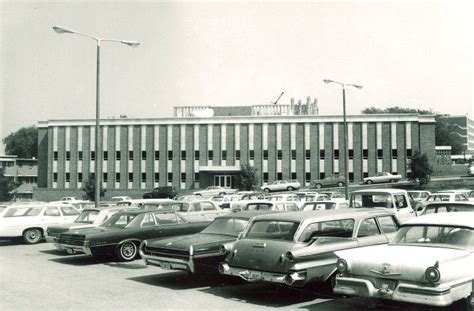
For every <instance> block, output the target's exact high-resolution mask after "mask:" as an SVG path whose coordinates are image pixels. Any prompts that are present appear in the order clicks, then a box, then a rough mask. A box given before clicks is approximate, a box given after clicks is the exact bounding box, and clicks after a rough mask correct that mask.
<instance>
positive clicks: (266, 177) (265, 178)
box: [263, 173, 268, 182]
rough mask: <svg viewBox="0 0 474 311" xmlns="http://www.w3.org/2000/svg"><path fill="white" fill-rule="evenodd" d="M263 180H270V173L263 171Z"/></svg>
mask: <svg viewBox="0 0 474 311" xmlns="http://www.w3.org/2000/svg"><path fill="white" fill-rule="evenodd" d="M263 182H268V173H263Z"/></svg>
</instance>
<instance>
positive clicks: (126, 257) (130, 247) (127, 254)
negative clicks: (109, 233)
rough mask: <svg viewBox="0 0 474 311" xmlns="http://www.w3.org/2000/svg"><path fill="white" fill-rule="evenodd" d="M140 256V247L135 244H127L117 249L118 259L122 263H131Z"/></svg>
mask: <svg viewBox="0 0 474 311" xmlns="http://www.w3.org/2000/svg"><path fill="white" fill-rule="evenodd" d="M137 254H138V247H137V245H136V244H135V243H133V242H125V243H122V244H120V246H119V248H118V249H117V259H118V260H120V261H131V260H133V259H135V257H136V256H137Z"/></svg>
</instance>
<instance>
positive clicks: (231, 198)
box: [220, 194, 241, 209]
mask: <svg viewBox="0 0 474 311" xmlns="http://www.w3.org/2000/svg"><path fill="white" fill-rule="evenodd" d="M240 198H241V195H238V194H226V195H224V196H223V197H222V201H221V203H220V208H222V209H230V205H231V203H232V202H236V201H239V200H240Z"/></svg>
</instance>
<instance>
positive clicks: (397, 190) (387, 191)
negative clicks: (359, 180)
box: [351, 188, 406, 194]
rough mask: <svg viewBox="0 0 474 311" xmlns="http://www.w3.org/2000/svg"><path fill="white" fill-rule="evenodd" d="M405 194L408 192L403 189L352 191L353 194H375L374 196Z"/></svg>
mask: <svg viewBox="0 0 474 311" xmlns="http://www.w3.org/2000/svg"><path fill="white" fill-rule="evenodd" d="M405 192H406V190H403V189H393V188H387V189H384V188H379V189H363V190H355V191H351V194H359V193H374V194H377V193H391V194H394V193H405Z"/></svg>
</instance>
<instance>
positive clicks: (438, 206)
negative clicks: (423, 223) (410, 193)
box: [418, 201, 474, 215]
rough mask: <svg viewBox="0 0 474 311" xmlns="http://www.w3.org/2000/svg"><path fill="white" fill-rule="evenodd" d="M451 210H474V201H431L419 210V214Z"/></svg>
mask: <svg viewBox="0 0 474 311" xmlns="http://www.w3.org/2000/svg"><path fill="white" fill-rule="evenodd" d="M449 212H474V202H470V201H469V202H430V203H427V204H426V205H425V206H424V207H423V210H422V211H419V212H418V215H428V214H435V213H449Z"/></svg>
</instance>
